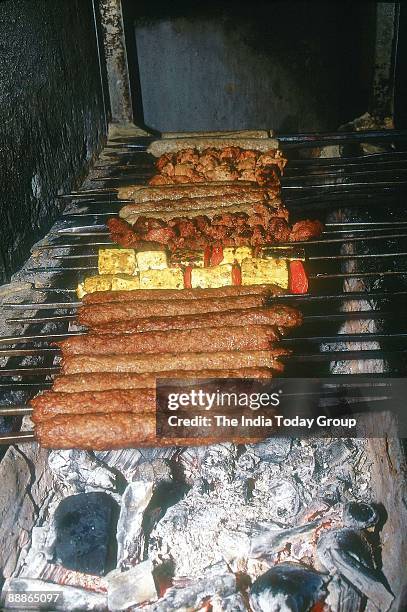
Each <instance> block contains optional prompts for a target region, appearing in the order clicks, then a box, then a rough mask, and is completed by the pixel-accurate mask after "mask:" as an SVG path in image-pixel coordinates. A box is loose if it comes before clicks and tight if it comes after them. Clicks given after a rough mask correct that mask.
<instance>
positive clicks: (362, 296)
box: [3, 288, 407, 310]
mask: <svg viewBox="0 0 407 612" xmlns="http://www.w3.org/2000/svg"><path fill="white" fill-rule="evenodd" d="M36 291H40V292H41V293H48V292H54V291H55V290H54V289H49V288H45V289H36ZM66 291H72V290H70V289H67V290H66ZM400 296H407V290H405V291H392V292H391V293H388V292H386V291H376V292H375V291H366V292H363V291H362V292H361V291H346V292H344V293H334V294H320V295H312V294H308V293H304V294H299V293H286V294H283V295H275V296H273V297H272V300H273V301H276V300H286V299H290V300H293V299H295V300H299V301H306V302H308V301H321V300H322V301H328V300H329V301H330V300H364V301H369V300H379V299H390V298H393V297H400ZM82 303H83V302H74V301H72V302H40V303H35V302H33V303H14V302H8V303H5V304H3V308H5V309H8V310H52V309H64V308H70V309H75V308H78V307H79V306H81V305H82Z"/></svg>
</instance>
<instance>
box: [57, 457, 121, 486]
mask: <svg viewBox="0 0 407 612" xmlns="http://www.w3.org/2000/svg"><path fill="white" fill-rule="evenodd" d="M48 465H49V467H50V469H51V470H52V472H53V474H54V475H55V477H56V478H57V479H58V481H59V482H60V484H61V486H62V487H63V488H64V489H66V493H67V494H68V495H75V494H77V493H88V492H90V491H112V492H113V491H114V492H116V491H117V475H116V474H115V473H114V472H113V471H112V470H111V469H109V467H108V466H106V464H104V463H102V462H101V461H99V460H98V459H96V458H95V457H93V456H92V455H91V453H87V452H83V451H78V450H67V451H51V452H50V454H49V458H48Z"/></svg>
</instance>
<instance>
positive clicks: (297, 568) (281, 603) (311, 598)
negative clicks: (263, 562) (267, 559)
mask: <svg viewBox="0 0 407 612" xmlns="http://www.w3.org/2000/svg"><path fill="white" fill-rule="evenodd" d="M325 581H326V578H325V577H324V576H323V575H322V574H320V573H319V572H316V571H315V570H312V569H310V568H308V567H305V566H303V565H301V564H295V563H280V564H279V565H276V566H275V567H273V568H271V569H270V570H268V571H267V572H266V573H265V574H263V575H262V576H259V578H257V580H256V581H255V582H254V583H253V585H252V587H251V589H250V605H251V608H252V610H253V612H277V611H281V612H309V611H310V610H311V609H312V608H313V606H314V605H315V604H317V603H318V602H321V601H323V600H324V599H325V597H326V595H327V590H326V586H325Z"/></svg>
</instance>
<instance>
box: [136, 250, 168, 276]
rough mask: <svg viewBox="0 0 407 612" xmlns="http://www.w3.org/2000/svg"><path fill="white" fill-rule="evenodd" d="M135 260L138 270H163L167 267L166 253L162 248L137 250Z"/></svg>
mask: <svg viewBox="0 0 407 612" xmlns="http://www.w3.org/2000/svg"><path fill="white" fill-rule="evenodd" d="M136 261H137V266H138V269H139V271H140V272H144V271H145V270H164V269H165V268H168V262H167V253H166V251H164V249H162V250H157V251H152V250H145V251H137V252H136Z"/></svg>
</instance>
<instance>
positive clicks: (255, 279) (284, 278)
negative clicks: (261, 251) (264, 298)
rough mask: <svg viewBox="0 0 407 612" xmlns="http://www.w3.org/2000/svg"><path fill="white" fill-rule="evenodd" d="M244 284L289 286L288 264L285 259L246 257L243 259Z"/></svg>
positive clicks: (284, 287) (285, 287)
mask: <svg viewBox="0 0 407 612" xmlns="http://www.w3.org/2000/svg"><path fill="white" fill-rule="evenodd" d="M241 270H242V285H278V286H279V287H283V289H287V287H288V265H287V261H286V260H285V259H258V258H254V257H253V258H252V259H245V260H244V261H242V265H241Z"/></svg>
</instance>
